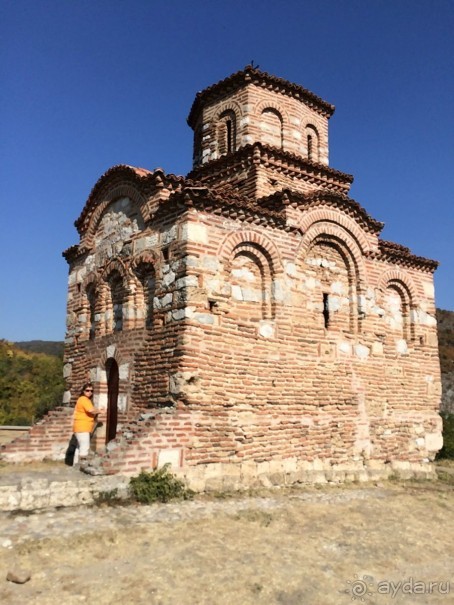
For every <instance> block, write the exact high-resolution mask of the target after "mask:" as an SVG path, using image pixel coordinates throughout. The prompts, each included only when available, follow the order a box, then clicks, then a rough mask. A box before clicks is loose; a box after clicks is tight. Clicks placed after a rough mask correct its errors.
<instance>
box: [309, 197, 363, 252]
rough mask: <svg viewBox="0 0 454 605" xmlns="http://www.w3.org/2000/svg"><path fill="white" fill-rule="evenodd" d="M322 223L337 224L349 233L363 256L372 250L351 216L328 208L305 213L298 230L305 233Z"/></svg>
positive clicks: (324, 207)
mask: <svg viewBox="0 0 454 605" xmlns="http://www.w3.org/2000/svg"><path fill="white" fill-rule="evenodd" d="M322 221H325V222H328V223H335V224H337V225H339V226H341V227H343V229H345V230H346V231H347V232H349V233H350V235H351V236H352V237H353V238H354V239H355V241H356V245H357V247H359V249H360V251H361V254H366V252H368V251H369V250H370V244H369V242H368V240H367V237H366V235H365V234H364V231H363V230H362V229H361V227H359V225H358V224H357V223H356V222H355V221H354V220H353V219H352V218H350V217H349V216H346V215H345V214H343V213H341V212H338V211H336V210H333V209H331V208H327V207H326V206H319V207H318V208H314V209H313V210H309V212H307V213H305V214H304V216H303V217H302V219H301V220H300V222H299V223H298V228H299V229H301V231H302V232H303V233H305V232H306V231H307V230H308V229H309V228H310V227H311V226H312V225H314V224H316V223H319V222H322Z"/></svg>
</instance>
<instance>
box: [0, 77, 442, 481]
mask: <svg viewBox="0 0 454 605" xmlns="http://www.w3.org/2000/svg"><path fill="white" fill-rule="evenodd" d="M333 111H334V108H333V106H331V105H329V104H328V103H326V102H325V101H323V100H321V99H319V98H318V97H316V95H313V94H312V93H310V92H309V91H306V90H305V89H303V88H302V87H299V86H297V85H294V84H291V83H289V82H286V81H284V80H281V79H280V78H275V77H274V76H270V75H269V74H265V73H263V72H260V71H259V70H257V69H255V68H252V67H250V66H248V67H247V68H246V69H245V70H243V71H241V72H238V73H237V74H234V75H233V76H230V77H229V78H227V79H226V80H223V81H222V82H220V83H218V84H216V85H214V86H212V87H210V88H208V89H207V90H206V91H203V92H202V93H199V94H198V95H197V98H196V101H195V103H194V105H193V107H192V109H191V113H190V116H189V119H188V121H189V124H190V125H191V126H192V127H193V129H194V169H193V171H192V172H191V173H190V174H189V175H188V177H187V178H183V177H176V176H174V175H167V174H165V173H164V172H163V171H162V170H161V169H157V170H155V171H148V170H145V169H142V168H133V167H130V166H117V167H114V168H111V169H110V170H109V171H107V172H106V173H105V174H104V175H103V176H102V177H101V178H100V180H99V181H98V183H97V184H96V185H95V187H94V188H93V190H92V192H91V194H90V196H89V198H88V201H87V203H86V205H85V207H84V209H83V211H82V214H81V216H80V218H79V219H78V220H77V221H76V226H77V228H78V231H79V234H80V243H79V244H78V245H76V246H72V247H71V248H69V249H68V250H67V251H66V252H65V257H66V259H67V260H68V263H69V286H68V318H67V335H66V350H65V378H66V381H67V392H66V394H65V403H66V404H68V406H69V404H73V403H74V402H75V400H76V397H77V391H78V388H79V387H80V385H81V384H82V383H83V382H84V381H85V380H87V379H90V380H91V381H92V382H93V383H94V385H95V396H94V397H95V403H96V404H97V406H98V407H100V408H101V409H102V410H103V419H104V421H105V429H104V433H102V432H101V433H98V435H97V442H96V446H97V456H96V458H95V459H94V461H93V464H92V466H91V467H90V471H91V472H93V473H118V472H121V473H126V474H134V473H137V472H138V471H139V470H140V469H141V468H143V467H145V468H153V467H156V466H158V465H162V464H164V463H165V462H170V463H171V464H172V465H173V467H174V469H175V471H176V472H178V473H180V474H181V475H182V476H184V477H186V479H187V481H188V483H189V484H190V485H191V486H192V487H194V488H196V489H203V488H207V489H208V488H213V489H223V488H229V489H231V488H239V487H242V486H248V485H255V484H257V483H262V484H263V483H265V484H269V482H271V483H286V482H294V481H326V480H351V479H358V480H363V479H367V478H372V477H378V476H384V475H387V474H389V473H390V472H403V473H407V474H415V473H420V474H422V475H424V476H426V475H428V474H430V472H431V465H430V461H431V460H433V457H434V455H435V453H436V452H437V450H438V449H439V448H440V447H441V421H440V417H439V415H438V408H439V404H440V384H441V383H440V368H439V361H438V349H437V334H436V319H435V306H434V290H433V272H434V270H435V269H436V266H437V263H436V262H435V261H432V260H428V259H424V258H422V257H417V256H415V255H413V254H412V253H411V252H410V251H409V250H408V249H407V248H405V247H403V246H399V245H397V244H392V243H390V242H385V241H383V240H380V237H379V236H380V232H381V229H382V227H383V224H382V223H380V222H379V221H377V220H375V219H374V218H372V217H370V216H369V215H368V214H367V212H366V211H365V210H364V209H363V208H362V207H361V206H360V205H359V204H358V203H357V202H355V201H354V200H352V199H351V198H349V197H348V195H347V194H348V191H349V187H350V185H351V182H352V177H351V176H349V175H346V174H344V173H342V172H339V171H336V170H334V169H332V168H330V167H329V166H328V119H329V117H330V116H331V115H332V113H333ZM62 410H65V411H68V410H70V408H69V407H68V408H62ZM68 417H69V416H68V413H66V414H65V412H64V411H59V412H55V413H53V414H50V415H49V417H48V418H47V419H46V420H45V421H44V422H42V423H41V424H40V425H39V426H38V427H34V428H33V429H32V430H31V431H30V434H29V435H28V436H27V437H23V438H20V439H18V440H16V441H15V442H13V444H11V445H10V446H5V447H4V450H3V457H7V458H8V459H10V460H11V459H24V458H27V457H29V458H36V457H44V456H50V457H58V456H59V455H61V443H62V441H64V438H66V439H67V438H69V432H70V429H69V424H68ZM59 422H60V423H61V424H60V425H59V426H60V433H59V434H58V435H56V431H55V427H56V426H57V425H58V423H59Z"/></svg>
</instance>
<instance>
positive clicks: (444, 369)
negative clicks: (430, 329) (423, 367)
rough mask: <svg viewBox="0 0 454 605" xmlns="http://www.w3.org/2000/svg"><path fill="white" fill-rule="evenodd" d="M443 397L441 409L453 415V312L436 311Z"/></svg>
mask: <svg viewBox="0 0 454 605" xmlns="http://www.w3.org/2000/svg"><path fill="white" fill-rule="evenodd" d="M437 321H438V346H439V349H440V365H441V382H442V386H443V395H442V402H441V409H442V410H443V411H444V412H450V413H454V311H443V310H442V309H437Z"/></svg>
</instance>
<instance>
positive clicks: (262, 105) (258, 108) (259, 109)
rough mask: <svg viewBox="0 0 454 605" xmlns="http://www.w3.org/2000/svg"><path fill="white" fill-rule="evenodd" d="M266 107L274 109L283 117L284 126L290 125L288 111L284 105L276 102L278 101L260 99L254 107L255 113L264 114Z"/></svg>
mask: <svg viewBox="0 0 454 605" xmlns="http://www.w3.org/2000/svg"><path fill="white" fill-rule="evenodd" d="M265 109H274V111H276V112H277V113H278V114H279V115H280V116H281V118H282V122H283V126H284V127H285V126H288V125H289V124H290V119H289V117H288V113H287V111H286V109H285V107H283V106H282V105H280V104H279V103H276V101H272V100H267V99H264V100H263V101H259V102H258V103H257V104H256V105H255V107H254V112H253V113H254V114H255V115H256V116H257V117H259V116H261V115H262V113H263V111H264V110H265Z"/></svg>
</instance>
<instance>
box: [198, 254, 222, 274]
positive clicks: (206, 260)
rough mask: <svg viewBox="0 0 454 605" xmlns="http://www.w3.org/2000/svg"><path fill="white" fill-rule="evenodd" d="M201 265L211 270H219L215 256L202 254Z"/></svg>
mask: <svg viewBox="0 0 454 605" xmlns="http://www.w3.org/2000/svg"><path fill="white" fill-rule="evenodd" d="M202 267H204V268H205V269H211V270H212V271H219V261H218V259H217V258H213V257H212V256H208V255H204V256H202Z"/></svg>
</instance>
